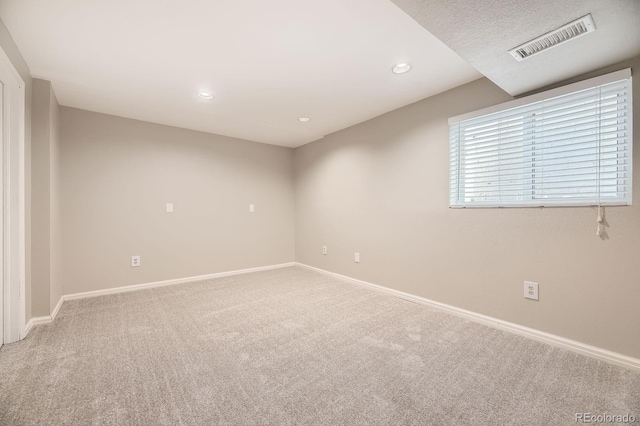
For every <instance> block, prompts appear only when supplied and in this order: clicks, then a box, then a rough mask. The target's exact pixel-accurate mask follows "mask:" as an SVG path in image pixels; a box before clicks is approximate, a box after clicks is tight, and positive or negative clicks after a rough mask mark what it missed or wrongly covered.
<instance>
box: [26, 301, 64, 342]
mask: <svg viewBox="0 0 640 426" xmlns="http://www.w3.org/2000/svg"><path fill="white" fill-rule="evenodd" d="M60 301H62V299H60ZM51 321H53V319H51V316H50V315H47V316H44V317H32V318H31V319H30V320H29V322H27V325H26V326H25V327H24V337H27V334H29V332H30V331H31V328H33V326H36V325H41V324H49V323H50V322H51Z"/></svg>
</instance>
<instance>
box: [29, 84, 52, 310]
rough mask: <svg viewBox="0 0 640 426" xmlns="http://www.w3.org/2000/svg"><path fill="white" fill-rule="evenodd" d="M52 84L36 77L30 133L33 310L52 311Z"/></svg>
mask: <svg viewBox="0 0 640 426" xmlns="http://www.w3.org/2000/svg"><path fill="white" fill-rule="evenodd" d="M51 93H52V91H51V83H50V82H48V81H45V80H39V79H37V78H36V79H33V92H32V98H31V99H32V102H31V104H32V123H33V126H32V133H31V165H32V171H33V173H32V175H31V184H32V191H31V206H32V208H33V211H32V217H31V223H32V227H31V233H32V234H31V235H32V245H31V265H32V271H31V295H32V297H31V309H32V314H33V316H34V317H37V316H45V315H49V313H50V288H51V287H50V281H51V235H50V234H51V226H50V225H51V224H50V217H51V210H50V204H51V188H50V181H51V176H50V175H51V133H52V128H51V121H52V120H51V118H52V117H51Z"/></svg>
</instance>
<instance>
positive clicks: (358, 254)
mask: <svg viewBox="0 0 640 426" xmlns="http://www.w3.org/2000/svg"><path fill="white" fill-rule="evenodd" d="M353 260H354V261H355V262H356V263H360V253H356V255H355V257H354V259H353Z"/></svg>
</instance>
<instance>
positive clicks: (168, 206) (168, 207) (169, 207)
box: [167, 203, 173, 213]
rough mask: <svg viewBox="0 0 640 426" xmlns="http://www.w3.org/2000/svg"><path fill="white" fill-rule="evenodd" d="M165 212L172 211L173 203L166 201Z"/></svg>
mask: <svg viewBox="0 0 640 426" xmlns="http://www.w3.org/2000/svg"><path fill="white" fill-rule="evenodd" d="M167 213H173V203H167Z"/></svg>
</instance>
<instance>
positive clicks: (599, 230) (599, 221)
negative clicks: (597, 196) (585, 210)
mask: <svg viewBox="0 0 640 426" xmlns="http://www.w3.org/2000/svg"><path fill="white" fill-rule="evenodd" d="M603 222H604V221H603V220H602V206H601V205H600V204H598V229H597V230H596V235H597V236H598V237H599V236H600V234H602V225H603Z"/></svg>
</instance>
